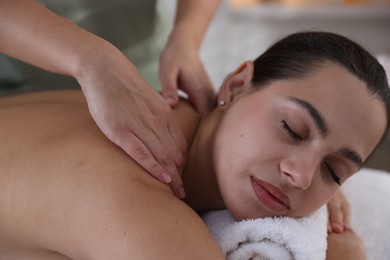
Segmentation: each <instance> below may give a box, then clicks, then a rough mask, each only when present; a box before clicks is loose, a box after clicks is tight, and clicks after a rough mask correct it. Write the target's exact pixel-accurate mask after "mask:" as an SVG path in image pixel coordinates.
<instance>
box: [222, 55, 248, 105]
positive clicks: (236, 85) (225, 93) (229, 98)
mask: <svg viewBox="0 0 390 260" xmlns="http://www.w3.org/2000/svg"><path fill="white" fill-rule="evenodd" d="M253 71H254V64H253V62H252V61H246V62H244V63H243V64H241V65H240V67H238V68H237V69H236V70H235V71H234V72H233V73H231V74H230V75H229V76H228V77H227V78H226V79H225V81H224V82H223V84H222V86H221V88H220V90H219V92H218V102H221V101H223V102H224V105H223V106H222V108H223V107H227V106H228V105H229V104H230V103H232V102H233V101H234V100H235V99H236V98H237V97H239V96H240V95H242V94H244V93H246V92H248V91H249V90H250V89H251V88H252V83H251V80H252V77H253Z"/></svg>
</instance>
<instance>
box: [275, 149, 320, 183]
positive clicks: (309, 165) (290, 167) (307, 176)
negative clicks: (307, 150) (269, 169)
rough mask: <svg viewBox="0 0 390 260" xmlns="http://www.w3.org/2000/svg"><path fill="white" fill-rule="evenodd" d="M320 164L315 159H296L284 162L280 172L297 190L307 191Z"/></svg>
mask: <svg viewBox="0 0 390 260" xmlns="http://www.w3.org/2000/svg"><path fill="white" fill-rule="evenodd" d="M318 165H319V163H318V162H317V160H315V159H314V158H313V157H311V156H310V158H309V157H305V158H303V157H301V158H298V157H295V158H290V159H286V160H283V161H282V162H281V164H280V171H281V174H282V176H283V178H286V179H287V182H288V183H289V184H290V185H291V186H293V187H296V188H300V189H303V190H306V189H307V188H309V187H310V185H311V183H312V181H313V178H314V175H315V173H316V169H317V168H318Z"/></svg>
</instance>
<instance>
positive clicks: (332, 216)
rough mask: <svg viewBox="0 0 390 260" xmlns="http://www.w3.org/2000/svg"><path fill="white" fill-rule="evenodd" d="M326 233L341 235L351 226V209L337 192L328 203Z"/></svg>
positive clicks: (341, 193) (341, 194) (343, 197)
mask: <svg viewBox="0 0 390 260" xmlns="http://www.w3.org/2000/svg"><path fill="white" fill-rule="evenodd" d="M327 207H328V214H329V221H328V233H331V232H335V233H341V232H343V231H345V230H347V229H348V228H349V226H350V224H351V207H350V205H349V202H348V201H347V199H346V198H345V196H344V194H343V192H342V191H341V190H339V191H338V192H337V193H336V194H335V195H334V196H333V198H332V199H331V200H330V201H329V202H328V204H327Z"/></svg>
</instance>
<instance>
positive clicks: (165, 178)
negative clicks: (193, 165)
mask: <svg viewBox="0 0 390 260" xmlns="http://www.w3.org/2000/svg"><path fill="white" fill-rule="evenodd" d="M161 179H162V180H163V182H164V183H171V181H172V177H171V176H170V175H169V174H168V173H166V172H163V173H162V174H161Z"/></svg>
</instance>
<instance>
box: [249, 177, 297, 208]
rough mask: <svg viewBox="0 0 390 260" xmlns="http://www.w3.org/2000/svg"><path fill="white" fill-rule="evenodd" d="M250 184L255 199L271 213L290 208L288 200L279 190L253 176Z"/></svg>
mask: <svg viewBox="0 0 390 260" xmlns="http://www.w3.org/2000/svg"><path fill="white" fill-rule="evenodd" d="M251 183H252V187H253V190H254V192H255V194H256V197H257V198H258V199H259V200H260V202H262V204H264V205H265V206H266V207H267V208H269V209H271V210H273V211H284V210H287V209H289V208H290V200H289V198H288V197H287V195H286V194H284V193H283V192H282V191H281V190H280V189H279V188H277V187H275V186H274V185H272V184H270V183H268V182H265V181H262V180H259V179H256V178H255V177H253V176H252V177H251Z"/></svg>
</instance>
